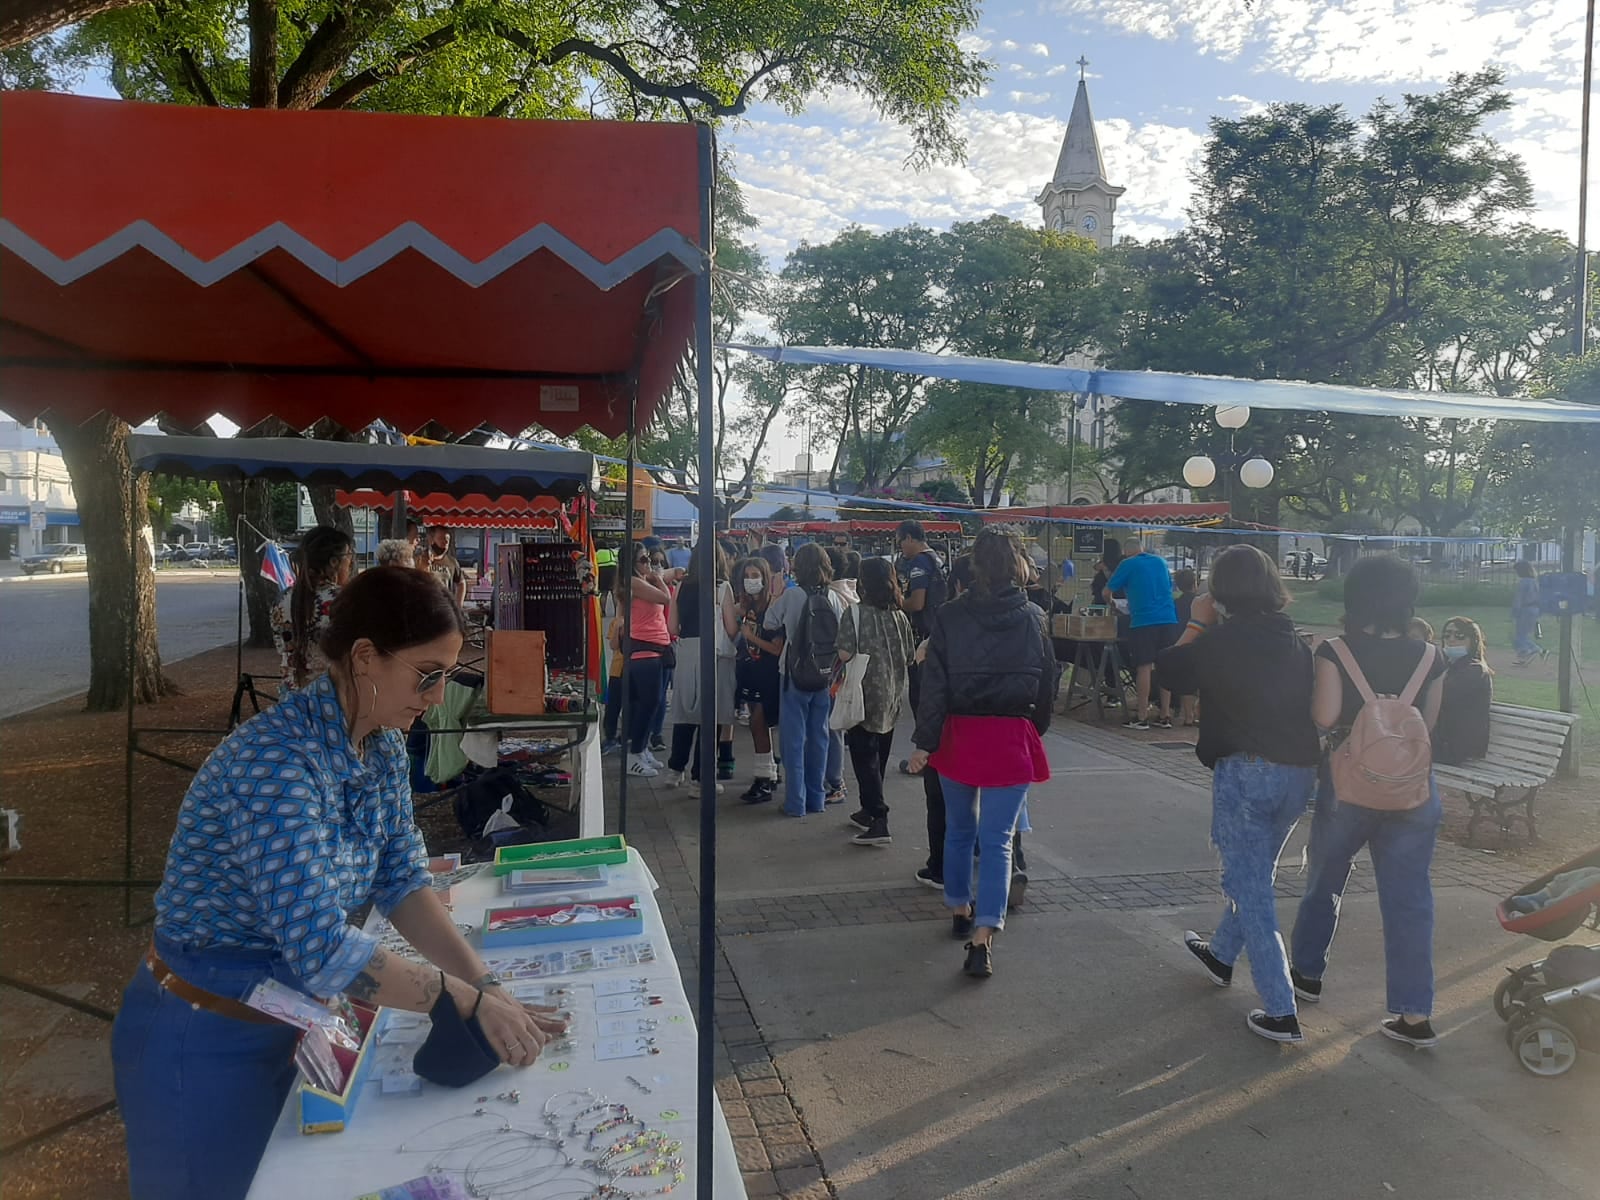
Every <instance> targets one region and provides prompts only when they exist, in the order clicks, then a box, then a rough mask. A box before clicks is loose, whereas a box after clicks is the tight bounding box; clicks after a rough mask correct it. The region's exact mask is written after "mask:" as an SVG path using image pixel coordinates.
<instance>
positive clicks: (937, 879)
mask: <svg viewBox="0 0 1600 1200" xmlns="http://www.w3.org/2000/svg"><path fill="white" fill-rule="evenodd" d="M917 882H918V883H920V884H921V885H922V886H923V887H930V888H936V889H938V890H939V891H941V892H942V891H944V876H943V875H941V874H939V873H938V872H937V871H935V870H934V869H933V868H932V867H923V868H922V869H921V870H920V871H918V872H917Z"/></svg>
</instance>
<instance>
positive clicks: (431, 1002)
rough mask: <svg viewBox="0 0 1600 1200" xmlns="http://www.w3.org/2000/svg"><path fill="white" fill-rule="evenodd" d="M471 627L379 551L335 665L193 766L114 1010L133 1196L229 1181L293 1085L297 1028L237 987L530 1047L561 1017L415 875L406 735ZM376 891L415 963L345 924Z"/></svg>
mask: <svg viewBox="0 0 1600 1200" xmlns="http://www.w3.org/2000/svg"><path fill="white" fill-rule="evenodd" d="M464 632H465V625H464V623H463V621H462V618H461V610H460V608H459V606H457V605H456V603H455V602H454V601H453V600H452V599H451V598H450V596H449V595H448V594H447V593H445V592H444V591H443V590H442V589H441V588H439V587H437V586H436V585H435V584H434V583H433V581H432V580H431V579H425V578H423V577H422V576H420V575H419V574H418V573H417V572H416V571H413V570H407V569H405V568H403V567H375V568H373V569H372V570H370V571H366V572H364V573H362V574H361V575H358V576H357V577H356V578H355V579H353V580H352V581H351V582H350V583H349V584H348V585H347V586H346V587H345V588H344V590H343V591H341V592H340V593H339V597H338V599H337V600H335V601H334V604H333V608H332V611H331V612H330V614H329V621H328V627H327V629H326V630H325V631H324V632H323V634H322V639H321V648H322V652H323V654H324V655H325V656H326V657H327V662H328V668H327V671H326V672H325V673H324V674H321V675H318V676H317V677H316V678H315V679H313V680H312V681H311V682H309V683H308V684H307V685H306V686H305V687H304V688H302V689H299V690H297V691H292V692H290V693H288V694H287V695H286V696H284V697H283V698H282V699H280V700H279V701H278V703H277V704H276V705H274V706H273V707H272V708H270V709H268V710H267V711H266V712H263V713H259V714H257V715H256V716H254V717H252V718H251V719H250V720H248V721H246V722H245V723H244V724H243V725H241V726H239V727H238V728H237V729H235V730H234V731H233V733H231V734H230V735H229V736H228V738H227V740H226V741H224V742H223V743H222V744H221V745H220V746H218V747H217V748H216V749H215V750H214V751H212V752H211V755H210V757H208V758H207V759H206V761H205V764H204V765H203V766H202V767H201V768H200V770H199V772H198V773H197V774H196V775H195V778H194V782H193V783H192V784H191V785H190V786H189V791H188V794H187V795H186V796H185V797H184V800H183V806H182V808H181V809H180V810H179V813H178V822H177V830H176V832H175V833H174V834H173V837H172V844H171V847H170V849H169V850H168V853H167V861H166V868H165V870H164V871H163V873H162V883H161V886H160V888H159V889H158V890H157V892H156V897H155V910H156V911H155V922H154V928H153V937H152V940H151V942H150V946H149V948H148V949H147V950H146V952H145V955H144V959H143V962H142V963H141V965H140V966H139V968H138V970H137V972H136V973H135V974H134V977H133V979H132V981H131V982H130V983H129V984H128V986H127V989H126V990H125V992H124V993H123V999H122V1006H121V1008H120V1009H119V1011H118V1013H117V1019H116V1022H115V1023H114V1024H113V1026H112V1030H111V1057H112V1064H113V1068H114V1071H115V1081H116V1093H117V1102H118V1105H119V1107H120V1109H121V1112H122V1120H123V1122H124V1124H125V1125H126V1126H127V1133H128V1137H127V1148H128V1168H129V1169H128V1175H129V1180H128V1183H129V1193H130V1194H131V1196H132V1197H133V1200H242V1198H243V1197H244V1196H245V1194H246V1193H247V1192H248V1191H249V1188H250V1184H251V1179H252V1176H253V1175H254V1174H255V1170H256V1166H257V1164H258V1163H259V1162H260V1159H261V1154H262V1152H263V1150H264V1149H265V1148H266V1144H267V1139H268V1138H269V1137H270V1136H271V1134H272V1130H273V1127H274V1126H275V1125H276V1123H277V1121H278V1116H279V1113H280V1112H281V1110H282V1108H283V1102H284V1100H285V1098H286V1097H287V1096H288V1094H289V1089H290V1087H291V1086H292V1085H293V1083H294V1079H295V1066H294V1050H295V1043H296V1041H297V1040H298V1038H299V1037H300V1030H299V1029H298V1028H296V1027H294V1026H292V1025H287V1024H284V1023H282V1022H280V1021H278V1020H276V1019H275V1018H272V1017H269V1016H267V1015H266V1014H264V1013H261V1012H258V1011H257V1010H255V1009H253V1008H251V1007H249V1006H247V1005H246V1004H245V1003H244V1000H245V997H247V996H249V995H250V993H251V992H252V990H253V989H254V988H255V986H256V985H257V984H258V983H261V982H263V981H264V980H267V979H274V980H276V981H277V982H279V983H280V984H283V985H285V986H287V987H290V988H293V989H295V990H296V991H299V992H301V993H304V994H305V995H307V996H311V997H318V998H328V997H335V996H338V995H339V994H340V993H344V994H346V995H348V996H350V997H351V998H353V999H356V1000H360V1001H362V1002H363V1003H368V1004H372V1005H384V1006H387V1007H390V1008H399V1009H404V1010H407V1011H409V1012H418V1013H429V1012H432V1013H435V1014H437V1015H439V1016H441V1017H443V1016H445V1015H446V1014H447V1010H446V1008H445V1007H444V1006H447V1005H453V1006H454V1008H455V1010H456V1012H457V1013H458V1014H459V1015H460V1017H461V1018H462V1019H463V1020H464V1021H466V1022H468V1023H469V1024H470V1023H476V1026H477V1029H478V1031H479V1032H480V1033H481V1034H482V1036H483V1038H484V1039H485V1041H486V1043H487V1046H488V1047H489V1048H490V1049H491V1050H492V1051H493V1052H494V1053H495V1054H496V1055H497V1056H498V1057H499V1058H500V1059H501V1061H503V1062H504V1063H506V1064H508V1065H510V1066H515V1067H526V1066H529V1065H531V1064H532V1063H533V1061H534V1060H535V1059H536V1058H537V1057H538V1055H539V1052H540V1050H541V1049H542V1047H543V1046H544V1044H545V1043H546V1041H547V1040H548V1039H549V1037H550V1036H551V1035H552V1034H553V1033H556V1032H559V1031H560V1030H562V1029H564V1028H565V1023H564V1022H562V1021H560V1020H558V1019H557V1018H556V1017H555V1015H554V1010H552V1009H530V1008H527V1007H524V1006H523V1005H522V1004H520V1003H519V1002H518V1001H517V1000H516V998H515V997H514V996H512V995H511V994H510V993H509V992H507V991H506V990H505V989H504V988H502V987H501V986H500V983H499V980H498V979H497V978H496V977H495V976H494V975H493V974H492V973H491V972H490V971H489V970H488V968H487V967H486V966H485V965H484V962H483V960H482V958H480V957H479V955H478V952H477V951H476V950H474V949H473V948H472V946H471V945H470V944H469V943H468V942H467V940H466V939H465V938H464V937H463V936H462V934H461V932H460V931H459V930H458V929H457V927H456V925H455V922H454V921H453V920H452V919H451V916H450V913H449V912H448V910H446V908H445V907H444V904H443V903H442V902H441V901H440V899H439V893H438V892H436V891H434V890H433V888H432V887H431V886H430V877H429V874H428V871H427V865H426V862H427V850H426V848H425V846H424V844H423V840H422V836H421V834H419V833H418V831H417V829H416V826H415V824H414V823H413V821H412V809H411V786H410V781H409V766H408V762H407V758H406V749H405V742H404V739H403V738H402V736H401V734H400V732H399V731H400V730H403V729H405V728H407V727H408V726H410V725H411V723H412V722H413V721H414V720H415V719H416V717H417V716H418V714H420V713H421V712H422V711H423V710H424V709H426V708H427V707H428V706H429V705H432V704H437V703H439V702H440V700H442V699H443V697H444V690H445V681H446V680H447V679H448V678H449V677H450V676H451V675H452V674H453V673H454V672H455V670H456V659H457V656H458V655H459V654H460V652H461V646H462V640H463V636H464ZM368 903H372V904H374V905H376V906H377V909H378V910H379V911H380V912H382V913H383V914H384V915H385V916H387V917H388V918H389V920H390V922H391V923H392V924H393V926H394V928H395V930H396V931H397V932H398V933H399V934H400V936H401V937H403V938H404V939H405V940H406V941H407V942H409V943H410V944H411V946H413V947H414V948H415V949H416V951H417V952H418V953H419V954H420V956H421V957H422V958H423V959H425V960H426V962H413V961H411V960H410V959H408V958H406V957H403V956H402V955H400V954H397V953H392V952H390V951H388V950H386V949H385V948H384V947H383V946H382V945H381V944H380V943H379V940H378V938H377V937H375V936H374V935H373V934H371V933H368V932H366V931H364V930H362V929H360V928H358V927H357V926H355V925H353V924H351V923H350V922H349V917H350V915H351V914H352V913H353V912H354V911H355V910H357V909H359V908H361V907H362V906H363V905H366V904H368Z"/></svg>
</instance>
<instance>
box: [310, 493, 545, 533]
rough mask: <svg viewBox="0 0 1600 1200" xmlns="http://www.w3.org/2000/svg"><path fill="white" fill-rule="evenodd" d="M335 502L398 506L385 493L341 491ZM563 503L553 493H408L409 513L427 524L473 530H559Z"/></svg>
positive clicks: (383, 508) (351, 505)
mask: <svg viewBox="0 0 1600 1200" xmlns="http://www.w3.org/2000/svg"><path fill="white" fill-rule="evenodd" d="M334 502H335V503H337V504H339V505H341V506H342V507H344V508H371V509H376V510H378V511H379V512H390V511H392V510H393V509H394V497H393V496H391V495H388V494H386V493H384V492H369V491H354V492H346V491H340V492H339V493H338V494H337V495H336V496H335V497H334ZM560 507H561V505H560V502H559V501H557V500H556V499H555V498H553V497H551V496H536V497H534V498H532V499H523V498H522V497H520V496H496V497H489V496H482V495H469V496H451V495H448V494H447V493H444V492H425V493H420V494H419V493H416V492H407V493H406V514H407V515H408V516H411V517H415V518H416V519H417V520H418V521H419V522H421V523H422V524H424V525H433V524H440V525H459V526H464V527H467V528H471V529H556V528H559V526H560V519H559V518H558V517H557V516H556V514H557V512H558V511H559V510H560Z"/></svg>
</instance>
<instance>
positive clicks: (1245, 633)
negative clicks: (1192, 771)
mask: <svg viewBox="0 0 1600 1200" xmlns="http://www.w3.org/2000/svg"><path fill="white" fill-rule="evenodd" d="M1288 602H1289V593H1288V591H1287V590H1286V589H1285V588H1284V586H1283V581H1282V580H1281V579H1280V578H1279V577H1278V568H1277V567H1276V566H1274V565H1273V562H1272V559H1270V558H1268V557H1267V556H1266V555H1265V554H1263V553H1262V552H1261V551H1259V550H1257V549H1256V548H1255V547H1254V546H1229V547H1228V548H1227V549H1226V550H1224V551H1223V552H1222V553H1221V554H1219V555H1217V559H1216V562H1215V563H1213V564H1212V567H1211V590H1210V591H1209V592H1207V593H1205V594H1203V595H1199V596H1196V597H1195V599H1194V604H1193V606H1192V607H1191V609H1190V614H1189V623H1188V625H1187V627H1186V628H1185V629H1184V631H1183V633H1182V634H1181V635H1180V636H1179V638H1178V641H1177V643H1176V644H1175V645H1173V646H1171V647H1169V648H1167V649H1165V650H1163V651H1161V652H1160V654H1159V656H1158V659H1157V661H1158V663H1159V665H1160V670H1161V677H1162V678H1163V679H1165V680H1168V681H1169V685H1170V686H1171V687H1172V688H1173V690H1174V691H1176V692H1178V693H1180V694H1183V693H1190V692H1197V693H1198V694H1199V696H1200V703H1201V706H1202V707H1203V708H1204V710H1205V714H1206V718H1205V720H1204V721H1202V722H1201V724H1200V740H1199V742H1198V744H1197V745H1196V746H1195V754H1196V756H1197V757H1198V758H1199V759H1200V761H1201V762H1203V763H1204V764H1205V765H1206V766H1208V767H1210V768H1211V842H1212V844H1213V845H1214V846H1215V847H1216V848H1217V853H1218V855H1219V856H1220V857H1221V859H1222V890H1223V893H1224V894H1225V895H1226V896H1227V899H1228V903H1227V907H1226V908H1225V909H1224V910H1223V914H1222V919H1221V920H1220V921H1219V922H1218V923H1217V928H1216V932H1214V933H1213V934H1212V935H1211V936H1210V938H1209V939H1208V938H1203V937H1201V936H1200V935H1199V934H1198V933H1195V932H1194V931H1192V930H1190V931H1187V932H1185V933H1184V935H1183V941H1184V945H1185V946H1187V947H1188V949H1189V952H1190V953H1191V954H1193V955H1194V956H1195V958H1197V959H1199V960H1200V965H1201V966H1202V967H1204V968H1205V971H1206V974H1207V975H1209V976H1210V977H1211V982H1212V983H1214V984H1216V985H1217V986H1218V987H1227V986H1228V985H1229V984H1231V983H1232V982H1233V965H1234V962H1235V961H1236V960H1237V959H1238V957H1239V955H1240V953H1241V952H1242V953H1245V954H1248V955H1249V956H1250V978H1251V981H1252V982H1253V983H1254V984H1255V987H1256V992H1257V994H1258V995H1259V996H1260V997H1261V1007H1260V1008H1258V1009H1255V1010H1253V1011H1252V1012H1251V1013H1250V1014H1249V1017H1248V1022H1249V1029H1250V1031H1251V1032H1252V1033H1255V1034H1257V1035H1259V1036H1261V1037H1264V1038H1267V1039H1269V1040H1271V1041H1277V1042H1298V1041H1301V1040H1303V1037H1302V1034H1301V1032H1300V1021H1299V1017H1298V1015H1297V1013H1296V1010H1295V993H1294V986H1293V983H1292V981H1291V979H1290V976H1289V960H1288V956H1287V955H1286V954H1285V953H1284V948H1283V938H1282V936H1281V935H1280V934H1279V932H1278V909H1277V901H1276V899H1275V897H1274V895H1273V877H1274V875H1275V874H1276V872H1277V868H1278V855H1279V854H1280V853H1282V851H1283V845H1284V843H1285V842H1286V841H1287V840H1288V838H1289V834H1290V833H1291V832H1292V831H1293V830H1294V827H1295V824H1296V822H1298V821H1299V819H1300V816H1301V814H1302V813H1304V812H1305V810H1306V805H1307V804H1308V803H1309V802H1310V800H1311V795H1312V792H1313V791H1314V790H1315V788H1316V783H1317V762H1318V759H1319V758H1320V756H1321V743H1320V740H1319V738H1318V736H1317V729H1316V726H1315V724H1313V722H1312V719H1311V689H1312V679H1313V664H1312V656H1311V649H1310V647H1308V646H1307V645H1306V644H1305V643H1304V642H1303V641H1301V640H1300V636H1299V635H1298V634H1297V633H1296V632H1295V627H1294V622H1293V621H1291V620H1290V619H1289V618H1288V617H1287V616H1286V615H1284V612H1283V609H1284V607H1285V605H1287V604H1288Z"/></svg>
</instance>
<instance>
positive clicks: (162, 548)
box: [156, 542, 178, 563]
mask: <svg viewBox="0 0 1600 1200" xmlns="http://www.w3.org/2000/svg"><path fill="white" fill-rule="evenodd" d="M177 552H178V548H177V547H176V546H174V545H173V544H172V543H171V542H162V543H161V545H159V546H157V547H156V561H157V562H158V563H166V562H171V561H172V556H173V555H174V554H176V553H177Z"/></svg>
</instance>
